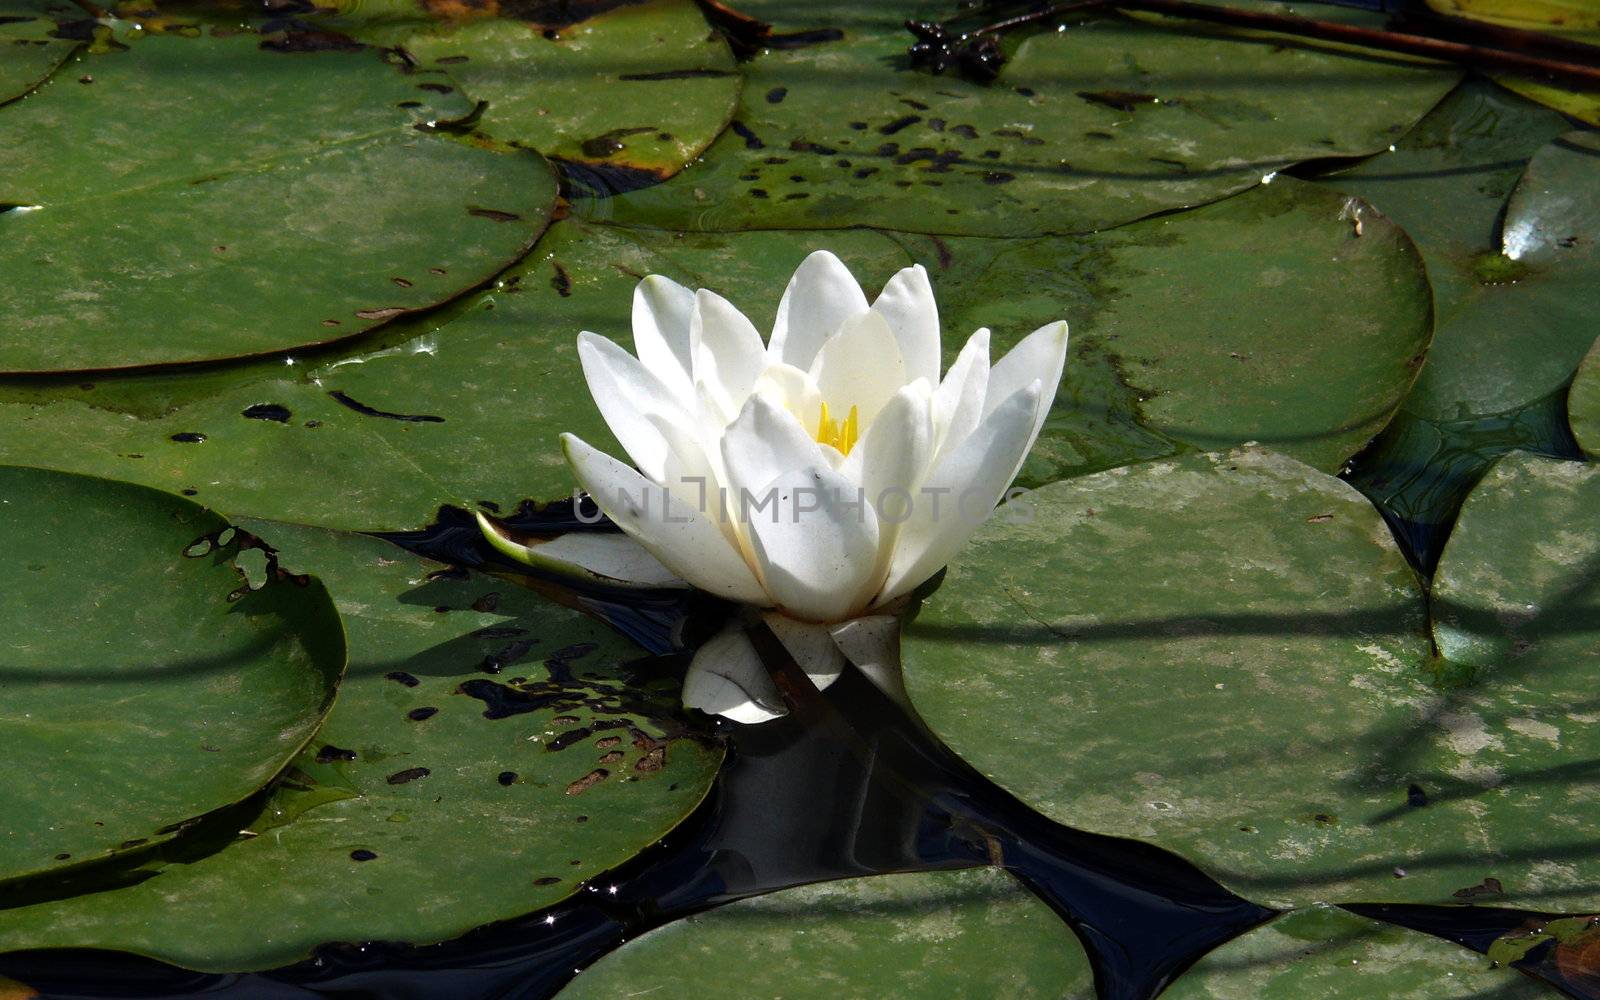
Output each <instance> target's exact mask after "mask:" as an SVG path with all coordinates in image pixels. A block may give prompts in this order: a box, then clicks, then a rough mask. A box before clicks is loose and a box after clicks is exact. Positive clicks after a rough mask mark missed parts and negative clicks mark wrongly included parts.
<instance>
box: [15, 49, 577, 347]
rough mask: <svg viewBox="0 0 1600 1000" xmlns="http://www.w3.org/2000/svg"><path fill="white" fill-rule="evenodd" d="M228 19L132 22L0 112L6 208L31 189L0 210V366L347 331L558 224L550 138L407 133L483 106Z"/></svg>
mask: <svg viewBox="0 0 1600 1000" xmlns="http://www.w3.org/2000/svg"><path fill="white" fill-rule="evenodd" d="M220 32H221V29H214V30H213V32H212V33H211V34H209V35H206V36H205V37H200V38H185V37H178V36H176V35H164V36H155V37H148V38H138V39H137V40H134V41H132V42H131V45H130V46H129V47H128V48H127V50H126V51H113V52H108V53H106V54H103V55H96V56H89V57H86V58H85V59H84V60H83V62H82V63H81V69H82V70H83V75H84V77H85V78H86V79H88V80H90V81H92V82H88V83H83V82H78V81H76V80H72V79H65V78H62V77H57V78H55V79H53V80H52V81H50V83H49V84H47V85H46V86H45V87H43V88H41V89H40V90H39V91H38V92H37V93H35V94H33V95H31V96H29V97H28V98H26V99H25V100H23V101H20V102H16V103H14V104H12V105H9V106H7V107H5V108H4V109H3V110H0V178H3V179H0V203H7V204H14V205H19V206H21V207H20V208H13V209H12V210H10V211H7V212H4V213H3V214H0V273H3V274H5V276H6V277H5V280H4V283H3V284H0V317H3V318H4V320H5V322H4V323H3V324H0V329H3V331H4V332H3V333H0V370H3V371H11V372H37V371H58V370H67V369H103V368H123V367H130V366H141V365H154V364H165V363H172V362H189V361H201V360H211V359H219V358H232V357H239V356H244V355H255V354H266V353H272V352H278V351H285V350H289V349H291V348H301V347H304V346H306V345H312V344H319V343H324V342H328V341H332V340H337V339H340V338H344V337H349V336H351V335H353V334H357V333H360V332H362V331H365V330H368V329H371V328H372V327H374V326H376V325H378V324H379V323H382V322H384V321H386V320H388V319H391V318H393V317H395V316H398V315H402V314H404V313H406V312H410V311H414V310H417V309H421V308H424V307H428V306H432V305H434V304H436V303H438V302H441V301H443V300H446V299H450V298H452V297H454V296H456V295H459V294H460V293H462V292H463V291H465V290H467V289H470V288H472V287H474V286H476V285H478V284H480V283H481V282H483V281H484V279H486V278H488V277H489V276H491V275H493V274H494V273H495V272H496V271H498V270H500V269H501V268H503V267H504V266H505V265H506V264H507V263H509V262H511V261H512V260H514V259H516V258H517V257H518V256H520V255H521V253H522V252H523V251H524V250H525V249H526V248H527V247H528V246H529V245H530V244H531V243H532V242H533V240H534V239H535V238H536V237H537V236H538V234H539V232H540V231H541V230H542V229H543V228H544V225H545V221H546V219H547V217H548V213H549V209H550V206H551V205H552V203H553V201H554V197H555V183H554V180H553V177H552V175H551V172H550V170H549V168H548V166H547V165H546V164H545V163H543V162H542V161H541V160H540V159H539V158H538V157H537V156H536V155H534V154H532V153H528V152H521V153H516V154H499V153H494V152H491V151H489V150H486V149H481V148H477V147H474V146H471V145H467V144H465V143H461V142H457V141H454V140H451V139H448V138H443V137H439V136H431V135H425V134H423V133H421V132H419V131H417V129H416V128H415V125H416V124H418V123H419V122H424V121H431V120H436V119H448V118H453V117H459V116H460V115H462V114H465V113H466V112H467V110H468V109H470V105H468V104H467V103H466V102H465V101H463V100H462V99H461V97H460V95H459V94H456V93H455V92H454V90H453V88H450V87H448V85H445V84H440V83H437V82H433V81H430V80H424V81H422V82H420V83H419V82H418V81H417V79H416V78H414V77H411V76H407V75H406V74H405V73H403V72H401V71H400V69H398V68H396V67H395V66H392V65H385V63H384V60H383V59H382V58H381V57H380V55H379V53H378V52H377V51H376V50H372V49H363V50H359V51H321V52H276V51H270V50H267V49H264V48H263V47H262V39H261V38H260V37H259V36H256V35H253V34H249V33H241V34H230V35H227V36H223V35H222V34H221V33H220ZM135 34H148V32H143V33H138V32H136V33H135ZM428 88H442V89H443V90H444V91H446V92H442V93H441V92H439V91H438V90H433V89H428ZM180 139H181V141H180ZM85 149H94V150H95V155H94V156H85V155H84V154H83V151H84V150H85ZM419 178H425V179H426V180H425V181H419Z"/></svg>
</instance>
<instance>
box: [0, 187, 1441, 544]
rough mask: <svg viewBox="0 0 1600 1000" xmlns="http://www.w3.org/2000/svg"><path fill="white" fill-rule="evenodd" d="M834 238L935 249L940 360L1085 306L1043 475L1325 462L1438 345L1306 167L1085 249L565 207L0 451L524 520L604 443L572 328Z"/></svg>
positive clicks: (364, 521)
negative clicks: (303, 327) (1197, 455)
mask: <svg viewBox="0 0 1600 1000" xmlns="http://www.w3.org/2000/svg"><path fill="white" fill-rule="evenodd" d="M1357 221H1359V222H1361V224H1362V226H1363V234H1364V235H1362V236H1360V237H1356V236H1355V235H1353V233H1354V226H1355V223H1356V222H1357ZM824 247H825V248H828V249H831V250H833V251H835V252H836V253H838V254H839V255H840V256H841V257H843V259H844V260H845V261H846V262H847V263H848V264H849V265H850V266H851V267H852V268H853V269H854V270H855V273H856V275H857V276H858V278H859V279H860V280H861V282H862V284H863V285H865V286H866V287H867V288H869V289H871V290H872V291H873V292H874V293H875V292H876V290H877V289H878V288H879V287H881V286H882V283H883V282H884V281H886V280H887V279H888V277H889V276H890V275H891V274H893V273H894V271H895V270H896V269H898V268H900V267H904V266H906V265H907V264H910V263H912V262H913V261H919V262H922V263H923V264H925V265H926V266H927V267H928V269H929V272H930V275H931V279H932V282H933V286H934V291H935V295H936V296H937V298H938V301H939V305H940V309H941V316H942V322H943V327H944V347H945V355H946V361H947V362H948V361H951V360H953V359H954V357H955V354H956V352H957V351H958V350H959V349H960V347H961V345H962V344H963V343H964V342H965V340H966V338H967V336H968V335H969V334H970V333H971V332H972V330H973V329H975V328H976V327H978V326H987V327H991V328H992V329H993V330H994V331H995V332H994V341H993V348H994V354H995V357H997V358H998V357H999V356H1000V353H1001V352H1002V351H1004V350H1007V349H1009V348H1010V347H1011V345H1013V344H1014V343H1016V342H1017V340H1019V339H1020V338H1021V337H1022V336H1024V335H1025V334H1027V333H1028V332H1029V331H1031V330H1034V329H1036V328H1037V327H1039V326H1042V325H1043V324H1045V323H1048V322H1052V321H1054V320H1058V319H1063V318H1064V319H1066V320H1067V321H1068V322H1069V324H1070V325H1071V327H1072V331H1073V333H1072V348H1071V351H1072V355H1071V358H1070V359H1069V361H1068V364H1067V367H1066V374H1065V378H1064V381H1063V384H1062V388H1061V391H1060V392H1059V393H1058V395H1057V399H1056V406H1055V410H1054V412H1053V413H1052V414H1051V416H1050V419H1049V422H1048V423H1047V425H1046V428H1045V431H1044V433H1043V435H1042V436H1041V437H1040V440H1039V443H1038V445H1037V447H1036V448H1035V449H1034V452H1033V456H1032V457H1031V458H1030V459H1029V462H1028V465H1027V467H1026V468H1025V469H1024V470H1023V481H1024V482H1025V483H1027V484H1037V483H1041V482H1048V481H1051V480H1054V479H1059V478H1061V477H1063V476H1067V475H1075V474H1081V473H1084V472H1090V471H1094V470H1097V469H1102V468H1106V467H1108V466H1112V465H1120V464H1124V463H1127V462H1131V461H1137V460H1139V459H1143V458H1150V457H1156V456H1161V455H1167V454H1171V453H1172V452H1174V451H1177V450H1181V449H1183V448H1184V447H1186V446H1191V445H1193V446H1200V447H1215V446H1217V445H1220V444H1235V443H1239V442H1243V441H1249V440H1263V441H1269V442H1272V443H1273V444H1274V446H1275V447H1278V448H1280V449H1282V450H1284V451H1287V452H1289V453H1291V454H1294V455H1296V456H1297V457H1300V458H1303V459H1304V460H1306V461H1308V462H1312V463H1314V464H1316V465H1318V466H1319V467H1321V468H1323V469H1326V470H1329V471H1331V470H1333V469H1336V468H1337V467H1338V466H1339V464H1340V463H1341V462H1343V461H1344V460H1345V459H1346V458H1348V457H1349V456H1350V455H1351V454H1352V453H1353V452H1354V451H1356V450H1357V449H1359V448H1360V447H1361V446H1362V444H1363V443H1364V442H1365V441H1366V439H1367V438H1368V437H1369V436H1371V435H1372V434H1373V433H1375V432H1376V430H1377V429H1378V428H1379V427H1380V426H1382V424H1383V422H1384V421H1385V420H1387V419H1388V416H1389V414H1390V413H1391V412H1392V411H1393V409H1394V408H1395V406H1396V405H1398V403H1399V401H1400V400H1401V398H1403V396H1404V394H1405V392H1406V389H1407V387H1408V386H1409V385H1410V384H1411V380H1412V378H1413V377H1414V373H1415V365H1416V363H1417V359H1418V358H1419V357H1420V356H1421V355H1422V353H1423V351H1424V350H1425V349H1426V347H1427V343H1428V335H1429V326H1428V322H1427V307H1428V287H1427V282H1426V279H1425V277H1424V275H1423V273H1422V269H1421V266H1420V263H1419V262H1418V260H1417V256H1416V253H1415V250H1414V248H1412V247H1411V245H1410V244H1409V242H1408V241H1407V240H1406V238H1405V235H1404V234H1403V233H1401V232H1400V231H1399V230H1398V229H1396V228H1395V227H1394V226H1393V225H1391V224H1390V223H1388V222H1387V221H1386V220H1385V219H1384V218H1383V217H1381V216H1379V215H1377V214H1375V213H1373V212H1371V210H1370V209H1368V208H1366V207H1364V206H1363V205H1362V204H1361V203H1359V202H1355V201H1349V200H1347V199H1345V198H1343V197H1340V196H1337V195H1334V194H1331V193H1329V192H1325V191H1322V190H1319V189H1317V188H1315V187H1312V186H1310V185H1307V184H1304V183H1302V182H1299V181H1295V180H1293V179H1292V178H1282V179H1280V180H1279V181H1277V182H1275V183H1273V184H1271V185H1268V186H1266V187H1264V188H1260V189H1258V190H1255V191H1251V192H1249V193H1247V194H1245V195H1242V196H1240V197H1237V198H1231V199H1228V200H1227V201H1225V202H1222V203H1219V204H1216V205H1212V206H1207V207H1205V208H1203V209H1200V210H1196V211H1194V212H1190V213H1185V214H1183V215H1178V216H1172V217H1168V218H1162V219H1151V220H1147V221H1144V222H1140V223H1137V224H1134V225H1130V226H1126V227H1122V228H1119V229H1117V230H1114V231H1112V232H1109V233H1104V234H1100V235H1096V236H1083V237H1041V238H1032V239H1017V240H999V239H982V238H970V239H955V238H951V239H934V238H928V237H918V236H909V235H905V234H885V233H877V232H871V231H866V230H849V231H840V232H828V233H819V232H814V231H799V232H796V231H773V232H749V233H730V234H704V233H702V234H678V233H670V232H663V231H659V230H650V229H624V228H621V227H614V226H597V225H593V224H588V223H583V222H580V221H577V220H567V221H563V222H561V223H558V224H556V225H555V226H554V227H552V229H551V230H550V232H549V233H548V234H547V235H546V236H545V237H544V239H543V240H542V241H541V243H540V244H539V246H538V248H536V250H535V251H534V253H533V254H532V255H531V256H530V257H529V258H528V259H527V260H526V261H524V262H523V263H521V264H519V265H518V266H517V267H516V268H514V269H512V270H511V271H510V272H509V273H508V274H506V275H505V276H504V278H503V282H502V284H501V285H500V286H499V287H497V288H496V289H494V290H493V291H491V292H489V293H486V294H484V295H482V296H480V297H477V298H475V299H473V300H470V301H468V302H466V303H463V304H461V305H460V306H459V307H452V309H451V310H449V311H446V312H445V313H443V314H442V315H440V316H438V317H437V318H430V322H427V323H426V324H423V323H415V322H414V323H409V324H406V325H404V326H402V327H399V328H397V329H396V330H395V331H393V338H392V339H387V340H384V341H380V342H377V343H372V342H368V343H364V344H363V345H362V346H361V348H360V349H359V350H351V351H350V352H348V353H344V354H333V355H324V356H323V358H321V359H320V360H318V361H315V362H307V363H304V364H297V365H296V366H294V367H285V366H283V365H264V366H257V367H255V368H251V369H247V370H243V371H238V372H221V373H209V374H206V375H203V376H185V377H183V378H173V377H170V376H160V375H156V376H128V377H118V378H99V379H97V380H95V381H94V382H93V383H90V384H88V385H87V387H85V386H84V385H81V384H78V383H72V384H68V385H60V384H50V385H43V386H21V385H16V384H14V383H13V384H12V385H10V386H7V387H4V388H0V400H3V401H0V458H5V459H7V460H11V461H28V462H36V463H44V464H50V465H60V466H64V467H66V468H70V469H80V470H84V471H95V472H98V473H101V474H105V475H112V476H116V477H118V478H125V479H130V480H135V481H140V482H147V483H150V484H152V485H158V486H161V487H163V488H166V489H170V490H186V489H187V490H194V491H196V495H197V496H198V497H199V498H200V499H201V500H203V501H204V502H207V503H210V504H213V505H215V506H216V507H218V508H219V509H221V510H225V511H229V512H232V513H242V514H251V515H270V516H273V517H277V518H282V519H289V520H297V521H301V522H308V523H317V524H322V525H325V526H332V527H348V528H359V529H407V528H414V527H417V526H418V525H421V524H425V523H427V522H428V521H429V520H430V519H431V518H432V516H433V513H434V511H435V510H436V508H437V507H438V505H440V504H443V503H452V504H457V505H468V506H470V505H475V504H477V502H478V501H480V500H488V501H490V502H491V503H495V504H498V505H499V506H500V507H501V508H502V509H507V510H509V509H510V508H511V507H512V506H514V505H515V504H516V502H517V501H518V500H520V499H521V498H523V497H528V496H532V497H536V498H540V499H553V498H556V497H560V496H564V495H570V492H571V490H572V488H573V487H572V479H571V475H570V473H569V472H568V470H567V468H566V466H565V463H564V462H563V460H562V458H561V453H560V449H559V448H558V447H557V446H556V437H557V435H558V434H559V433H561V432H562V431H571V432H573V433H576V434H578V435H580V436H581V437H583V438H584V439H585V440H588V441H591V442H593V443H595V444H596V446H598V447H606V443H607V442H609V441H610V440H611V439H610V435H609V432H608V431H607V430H606V429H605V426H604V423H603V422H602V421H601V420H600V417H599V413H598V411H597V410H596V408H595V405H594V402H593V400H592V399H591V398H590V396H589V391H588V389H587V387H586V386H585V384H584V382H583V380H582V378H581V372H580V368H579V365H578V361H577V357H576V352H575V350H574V346H573V345H574V341H575V339H576V335H577V332H578V331H579V330H593V331H595V332H597V333H600V334H602V335H605V336H609V337H612V338H614V339H616V340H617V341H618V342H619V343H624V344H626V343H629V342H630V341H629V332H628V311H629V308H630V302H631V295H632V290H633V286H634V284H635V283H636V282H637V280H638V279H639V278H640V277H641V276H643V275H645V274H648V273H651V272H659V273H663V274H666V275H668V276H670V277H673V278H675V279H677V280H680V281H683V282H685V283H687V284H689V285H691V286H694V285H704V286H706V287H710V288H712V289H714V290H716V291H718V292H720V293H722V294H724V295H726V296H728V297H729V298H730V299H731V300H732V301H733V302H734V303H735V304H736V305H738V306H740V307H741V308H743V309H745V310H747V311H748V312H749V313H750V315H751V318H752V320H753V321H754V322H755V324H756V326H757V328H758V329H762V330H766V329H770V326H771V322H772V317H773V313H774V312H775V310H776V307H777V301H778V298H779V296H780V294H781V290H782V288H783V285H784V283H785V282H786V281H787V280H788V277H789V274H790V272H791V270H792V269H793V268H794V267H795V265H797V264H798V263H799V261H800V260H801V259H802V258H803V257H804V256H805V255H806V254H807V253H808V252H810V251H812V250H814V249H818V248H824Z"/></svg>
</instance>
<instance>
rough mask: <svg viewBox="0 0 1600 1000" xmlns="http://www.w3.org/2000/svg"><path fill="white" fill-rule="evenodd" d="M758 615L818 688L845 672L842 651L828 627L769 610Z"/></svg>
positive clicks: (823, 686)
mask: <svg viewBox="0 0 1600 1000" xmlns="http://www.w3.org/2000/svg"><path fill="white" fill-rule="evenodd" d="M761 617H762V619H763V620H764V621H766V623H767V627H768V628H770V629H772V634H773V635H775V636H777V637H778V641H779V642H781V643H783V648H784V649H787V650H788V651H789V655H790V656H792V657H794V662H795V663H797V664H799V665H800V669H801V670H804V671H805V673H806V676H807V677H809V678H811V683H813V684H815V685H816V686H817V690H818V691H824V690H827V687H828V685H830V684H832V683H833V682H834V681H836V680H838V679H839V675H840V674H841V673H843V672H844V654H843V653H841V652H840V651H839V647H838V646H837V645H835V644H834V641H833V634H832V632H831V631H830V630H829V626H827V625H818V624H816V623H815V622H802V621H796V620H794V619H793V618H790V617H789V616H788V615H783V614H779V613H778V612H776V611H768V612H766V613H765V614H763V615H762V616H761Z"/></svg>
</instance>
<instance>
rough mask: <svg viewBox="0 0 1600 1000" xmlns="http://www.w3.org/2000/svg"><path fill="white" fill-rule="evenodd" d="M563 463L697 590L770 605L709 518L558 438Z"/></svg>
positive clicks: (566, 437) (573, 440)
mask: <svg viewBox="0 0 1600 1000" xmlns="http://www.w3.org/2000/svg"><path fill="white" fill-rule="evenodd" d="M561 446H562V449H563V450H564V451H565V452H566V456H567V464H568V465H570V466H572V471H573V472H574V473H575V474H576V475H577V477H578V482H579V483H581V484H582V485H583V488H584V489H585V490H587V491H588V492H589V495H590V496H592V497H594V500H595V503H597V504H599V505H600V509H601V510H603V511H605V512H606V515H607V516H608V517H610V518H611V520H612V521H614V522H616V525H617V527H619V528H621V529H622V530H623V531H625V532H627V533H628V535H629V536H631V537H632V538H634V539H636V540H637V541H638V542H639V544H640V545H643V546H644V547H645V548H646V549H649V550H650V553H651V555H654V556H655V557H656V558H657V559H659V560H661V563H662V564H663V565H664V566H666V567H667V568H668V569H670V570H672V571H673V572H674V573H676V574H677V575H678V576H681V577H682V578H683V579H685V580H687V581H689V582H690V583H692V584H694V585H695V586H696V587H699V588H700V589H701V590H704V591H707V592H708V593H711V594H715V595H716V596H718V597H725V598H727V599H728V600H731V601H740V602H742V603H745V604H755V605H760V606H765V605H768V604H770V603H771V602H770V601H769V600H768V599H767V597H766V594H765V593H764V592H763V591H762V589H761V586H760V584H758V583H757V582H756V577H755V574H754V573H753V572H752V571H751V569H750V567H749V566H748V565H747V564H746V563H745V561H744V559H743V558H742V557H740V555H739V553H738V551H737V550H736V549H735V548H734V547H733V546H732V545H731V544H729V542H728V540H727V539H726V538H725V537H724V536H723V534H722V529H721V528H719V527H718V526H717V525H716V524H715V523H714V522H713V521H712V520H711V519H710V518H706V517H702V516H700V515H699V514H698V513H696V512H695V511H694V509H693V507H692V506H691V504H689V503H686V502H684V501H682V500H678V499H675V498H673V497H672V495H671V494H670V493H669V492H667V491H666V490H663V489H662V488H661V487H659V486H657V485H655V484H654V483H652V482H650V481H649V480H647V479H645V478H644V477H643V476H640V475H639V474H638V473H637V472H635V471H633V470H632V469H630V468H628V467H627V466H626V465H624V464H622V463H621V462H619V461H617V460H616V459H614V458H612V457H611V456H610V455H607V454H605V453H603V452H600V451H596V450H595V449H593V448H591V447H589V445H587V444H585V443H584V442H582V441H580V440H579V439H578V438H577V437H575V436H574V435H571V434H563V435H561Z"/></svg>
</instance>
